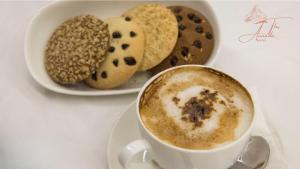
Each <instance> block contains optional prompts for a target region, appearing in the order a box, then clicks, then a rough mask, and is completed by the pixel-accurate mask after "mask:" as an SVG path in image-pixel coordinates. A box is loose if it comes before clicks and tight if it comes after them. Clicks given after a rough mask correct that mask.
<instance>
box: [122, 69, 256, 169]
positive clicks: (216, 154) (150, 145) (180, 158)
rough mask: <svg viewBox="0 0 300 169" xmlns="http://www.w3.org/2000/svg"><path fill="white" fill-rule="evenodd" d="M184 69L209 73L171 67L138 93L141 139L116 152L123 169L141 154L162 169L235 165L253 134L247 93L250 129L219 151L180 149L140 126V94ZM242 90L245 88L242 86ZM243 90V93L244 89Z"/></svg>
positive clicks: (142, 125)
mask: <svg viewBox="0 0 300 169" xmlns="http://www.w3.org/2000/svg"><path fill="white" fill-rule="evenodd" d="M184 67H189V68H199V67H202V68H207V69H210V68H209V67H206V66H200V65H183V66H178V67H174V68H171V69H168V70H165V71H162V72H160V73H158V74H156V75H155V76H153V77H152V78H151V79H150V80H149V81H147V83H146V84H145V85H144V86H143V88H142V89H141V91H140V92H139V95H138V97H137V104H136V118H137V121H138V126H139V129H140V133H141V135H142V139H140V140H134V141H132V142H130V143H129V144H127V145H126V146H125V147H124V148H123V149H122V151H121V152H120V155H119V161H120V162H121V164H122V165H123V166H125V168H126V169H128V168H129V166H130V165H131V161H132V159H134V158H135V156H136V155H137V154H138V153H141V152H143V151H150V152H151V156H152V159H154V160H156V161H157V162H158V163H159V164H160V165H161V166H162V167H164V168H165V169H183V168H186V169H197V168H201V169H211V168H214V169H224V167H225V168H227V167H230V166H231V165H232V164H233V163H234V162H235V160H236V159H237V157H238V155H239V153H240V152H241V151H242V149H243V147H244V146H245V145H246V143H247V142H248V140H249V138H250V135H251V132H252V130H253V126H254V121H255V119H256V112H255V103H254V100H253V99H252V96H251V93H249V95H250V96H249V99H251V100H252V102H253V106H254V111H253V120H252V122H251V124H250V126H249V127H248V129H247V130H246V131H245V132H244V133H243V134H242V135H241V136H240V137H239V138H238V139H236V140H234V141H233V142H231V143H228V144H226V145H224V146H221V147H217V148H214V149H210V150H190V149H184V148H181V147H177V146H174V145H171V144H168V143H166V142H164V141H162V140H160V139H159V138H158V137H156V136H155V135H154V134H153V133H151V131H149V130H148V129H147V128H146V127H145V126H144V124H143V122H142V120H141V117H140V113H139V102H140V99H141V97H142V95H143V93H144V90H145V89H146V88H147V87H148V86H149V85H150V84H151V83H152V82H153V81H154V80H155V79H157V78H158V77H160V76H161V75H163V74H165V73H167V72H169V71H173V70H174V69H180V68H184ZM216 71H219V70H216ZM219 72H222V71H219ZM228 76H229V75H228ZM233 79H234V78H233ZM243 87H244V88H245V86H243ZM245 90H247V89H246V88H245ZM247 91H248V90H247ZM216 161H217V163H216Z"/></svg>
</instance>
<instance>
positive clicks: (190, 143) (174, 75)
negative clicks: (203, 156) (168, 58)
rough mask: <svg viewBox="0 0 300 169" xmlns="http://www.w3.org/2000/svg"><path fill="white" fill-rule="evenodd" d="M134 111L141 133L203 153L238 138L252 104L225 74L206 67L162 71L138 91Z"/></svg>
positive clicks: (249, 119) (247, 122) (251, 113)
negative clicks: (140, 126)
mask: <svg viewBox="0 0 300 169" xmlns="http://www.w3.org/2000/svg"><path fill="white" fill-rule="evenodd" d="M138 106H139V113H140V117H141V120H142V122H143V124H144V126H145V128H146V129H148V130H149V131H150V133H152V134H153V135H154V136H156V137H157V138H158V139H159V140H162V141H164V142H166V143H168V144H171V145H174V146H176V147H181V148H185V149H193V150H209V149H214V148H217V147H221V146H224V145H226V144H229V143H231V142H234V141H235V140H237V139H238V138H240V137H241V136H242V135H243V134H244V133H245V132H246V131H247V129H248V128H249V127H250V125H251V123H252V121H253V116H254V106H253V102H252V100H251V97H250V95H249V93H248V92H247V90H246V89H245V88H244V87H243V86H242V85H241V84H240V83H239V82H237V81H236V80H234V79H233V78H231V77H230V76H228V75H226V74H224V73H221V72H219V71H216V70H214V69H211V68H207V67H197V66H194V67H193V66H190V67H180V68H177V69H172V70H170V71H167V72H165V73H163V74H161V75H160V76H158V77H157V78H156V79H155V80H153V81H152V82H151V84H150V85H148V86H147V88H146V89H145V90H144V93H143V94H142V95H141V98H140V102H139V105H138Z"/></svg>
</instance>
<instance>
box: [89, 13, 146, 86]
mask: <svg viewBox="0 0 300 169" xmlns="http://www.w3.org/2000/svg"><path fill="white" fill-rule="evenodd" d="M106 23H108V29H109V32H110V47H109V49H108V53H107V56H106V59H105V61H104V62H103V63H102V64H101V66H100V68H99V69H97V71H96V72H95V73H93V74H92V75H91V76H90V77H89V78H88V79H87V80H85V82H86V84H88V85H89V86H91V87H93V88H97V89H109V88H114V87H117V86H120V85H122V84H124V83H126V82H127V81H128V80H129V79H130V78H131V77H132V76H133V74H134V73H135V72H136V71H137V70H138V68H139V66H140V64H141V62H142V58H143V53H144V41H145V39H144V34H143V30H142V29H141V28H140V27H139V26H138V25H137V24H136V23H134V22H133V21H132V20H130V19H129V18H124V17H116V18H110V19H108V20H106Z"/></svg>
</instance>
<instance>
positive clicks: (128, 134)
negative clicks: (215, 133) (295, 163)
mask: <svg viewBox="0 0 300 169" xmlns="http://www.w3.org/2000/svg"><path fill="white" fill-rule="evenodd" d="M251 93H252V94H253V96H254V100H255V103H257V107H256V110H257V111H256V112H257V120H256V121H255V125H254V129H253V135H258V136H262V137H264V138H265V139H267V141H268V142H269V145H270V147H271V155H270V159H269V164H268V165H267V168H266V169H288V168H289V167H288V166H287V164H286V161H284V159H283V158H282V154H283V150H282V149H281V148H282V147H281V146H280V145H281V140H280V139H279V138H278V135H276V134H275V133H276V131H274V130H272V129H271V128H272V126H269V124H267V122H266V121H265V117H264V114H263V113H262V111H261V109H260V100H259V98H258V97H257V96H258V94H257V92H256V91H255V90H254V89H252V90H251ZM137 139H142V136H141V134H140V132H139V128H138V123H137V120H136V101H134V102H132V103H131V104H130V105H129V107H128V108H127V109H126V110H125V111H124V113H122V114H121V116H120V118H119V119H118V120H116V122H115V123H114V126H113V128H112V130H111V134H110V137H109V140H108V146H107V162H108V167H109V169H124V168H123V167H122V166H121V165H120V163H119V161H118V155H119V153H120V151H121V149H122V148H123V147H124V146H125V145H127V144H128V143H130V142H131V141H133V140H137ZM145 153H146V154H144V156H147V152H145ZM140 160H141V159H136V161H135V162H134V163H132V165H131V166H130V168H129V169H162V168H160V167H159V166H158V165H157V164H155V163H153V161H151V160H150V161H145V162H144V163H140ZM224 169H225V168H224Z"/></svg>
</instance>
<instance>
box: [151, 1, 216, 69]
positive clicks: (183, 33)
mask: <svg viewBox="0 0 300 169" xmlns="http://www.w3.org/2000/svg"><path fill="white" fill-rule="evenodd" d="M169 8H170V9H171V10H172V12H173V13H174V14H175V16H176V19H177V21H178V28H179V34H178V40H177V43H176V46H175V48H174V49H173V51H172V53H171V54H170V55H169V56H168V57H167V58H166V59H165V60H163V61H162V62H161V63H160V64H159V65H157V66H156V67H154V68H152V69H151V70H150V72H152V73H154V74H156V73H158V72H160V71H163V70H165V69H168V68H170V67H173V66H178V65H185V64H205V63H206V61H207V60H208V58H209V57H210V55H211V53H212V51H213V47H214V38H213V29H212V27H211V25H210V23H209V22H208V20H207V19H206V18H205V16H204V15H202V14H201V13H200V12H198V11H196V10H194V9H191V8H188V7H184V6H170V7H169Z"/></svg>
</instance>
